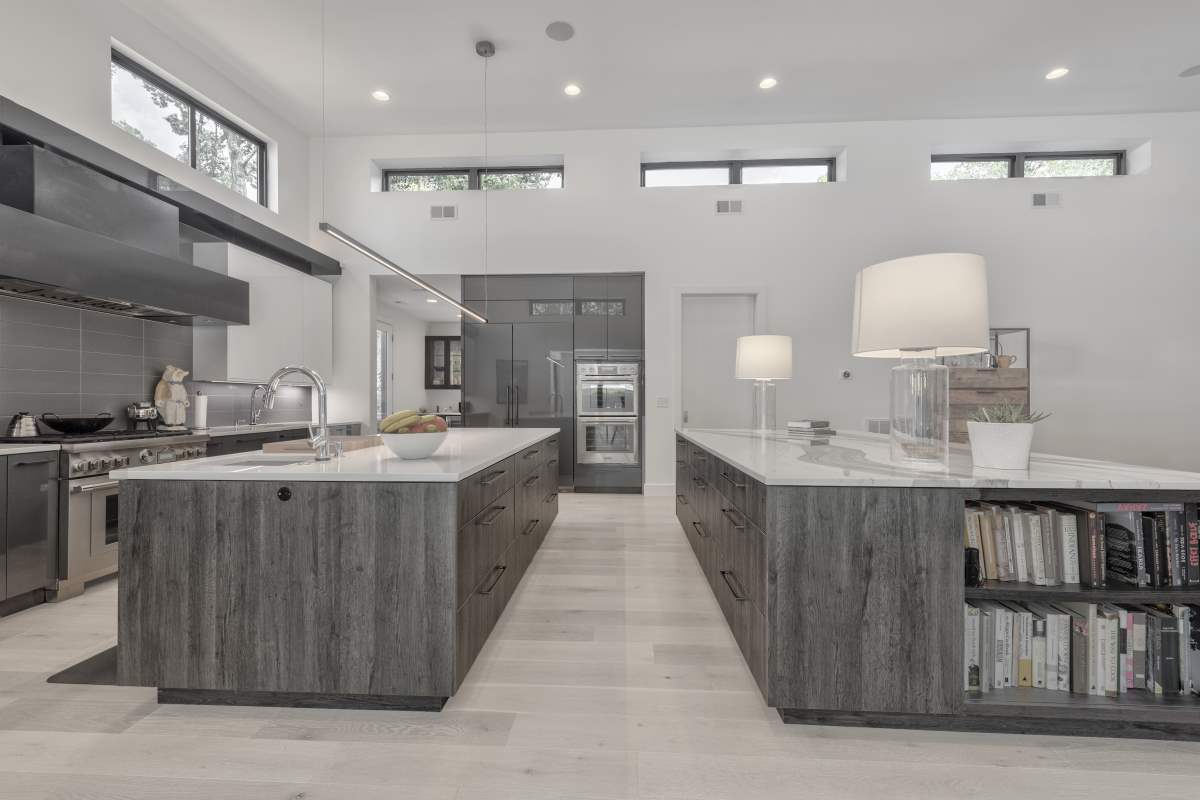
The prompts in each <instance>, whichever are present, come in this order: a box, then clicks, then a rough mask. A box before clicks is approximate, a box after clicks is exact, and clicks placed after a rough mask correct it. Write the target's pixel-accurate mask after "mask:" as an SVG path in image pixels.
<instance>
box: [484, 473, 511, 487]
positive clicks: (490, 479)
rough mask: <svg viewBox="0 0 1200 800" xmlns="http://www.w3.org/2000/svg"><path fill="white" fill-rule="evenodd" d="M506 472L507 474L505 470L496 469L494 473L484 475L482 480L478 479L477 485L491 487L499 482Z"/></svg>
mask: <svg viewBox="0 0 1200 800" xmlns="http://www.w3.org/2000/svg"><path fill="white" fill-rule="evenodd" d="M507 472H508V470H506V469H498V470H496V471H495V472H490V473H488V474H487V475H484V476H483V477H482V478H480V479H479V485H480V486H491V485H492V484H493V483H495V482H496V481H498V480H500V478H501V477H502V476H503V475H504V474H505V473H507Z"/></svg>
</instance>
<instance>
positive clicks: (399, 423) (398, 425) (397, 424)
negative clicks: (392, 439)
mask: <svg viewBox="0 0 1200 800" xmlns="http://www.w3.org/2000/svg"><path fill="white" fill-rule="evenodd" d="M420 419H421V417H420V416H419V415H417V414H410V415H409V416H407V417H403V418H401V419H396V420H392V421H391V422H389V423H388V424H386V425H384V426H382V427H381V428H380V430H382V431H383V432H384V433H395V432H396V431H400V430H403V429H405V428H407V427H408V426H409V425H412V424H413V423H415V422H418V421H420ZM385 421H386V420H385Z"/></svg>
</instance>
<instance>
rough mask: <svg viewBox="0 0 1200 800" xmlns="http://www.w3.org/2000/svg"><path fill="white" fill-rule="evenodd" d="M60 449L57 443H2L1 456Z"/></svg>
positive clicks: (48, 451)
mask: <svg viewBox="0 0 1200 800" xmlns="http://www.w3.org/2000/svg"><path fill="white" fill-rule="evenodd" d="M58 449H59V447H58V445H56V444H0V456H18V455H20V454H21V453H51V452H54V451H56V450H58Z"/></svg>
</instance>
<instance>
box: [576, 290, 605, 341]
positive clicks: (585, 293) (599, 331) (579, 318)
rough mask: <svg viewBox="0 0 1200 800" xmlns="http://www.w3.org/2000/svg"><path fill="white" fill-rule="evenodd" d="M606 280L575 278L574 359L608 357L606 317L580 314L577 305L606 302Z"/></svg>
mask: <svg viewBox="0 0 1200 800" xmlns="http://www.w3.org/2000/svg"><path fill="white" fill-rule="evenodd" d="M607 299H608V279H607V278H605V277H604V276H603V275H601V276H597V277H584V276H579V277H576V278H575V310H576V316H575V357H576V358H581V359H589V358H590V359H603V358H607V357H608V317H606V316H600V315H590V314H580V313H578V312H579V303H581V302H588V301H596V300H607Z"/></svg>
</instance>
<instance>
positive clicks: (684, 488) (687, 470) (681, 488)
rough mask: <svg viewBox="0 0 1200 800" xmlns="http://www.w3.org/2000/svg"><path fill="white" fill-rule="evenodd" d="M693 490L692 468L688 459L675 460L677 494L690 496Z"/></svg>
mask: <svg viewBox="0 0 1200 800" xmlns="http://www.w3.org/2000/svg"><path fill="white" fill-rule="evenodd" d="M691 488H692V468H691V467H689V466H688V462H687V459H685V458H677V459H675V493H676V494H688V493H689V492H690V491H691Z"/></svg>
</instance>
